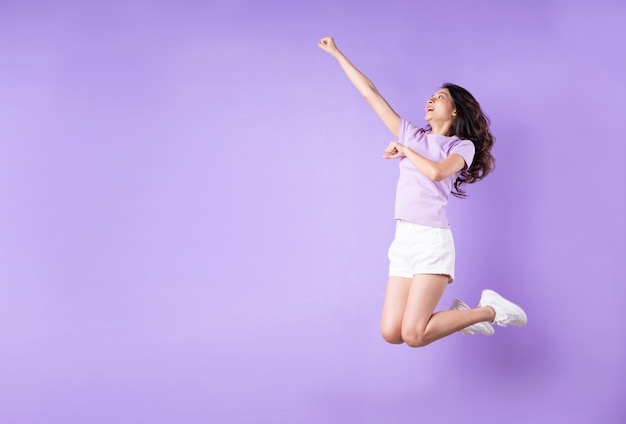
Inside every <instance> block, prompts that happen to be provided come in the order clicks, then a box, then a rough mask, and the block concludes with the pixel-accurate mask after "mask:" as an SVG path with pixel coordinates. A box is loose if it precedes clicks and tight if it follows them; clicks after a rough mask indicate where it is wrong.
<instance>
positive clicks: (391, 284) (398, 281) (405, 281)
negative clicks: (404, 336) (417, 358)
mask: <svg viewBox="0 0 626 424" xmlns="http://www.w3.org/2000/svg"><path fill="white" fill-rule="evenodd" d="M410 290H411V279H410V278H404V277H389V280H388V282H387V290H386V292H385V302H384V303H383V314H382V319H381V329H382V331H383V334H389V335H392V334H396V333H397V335H398V337H399V335H400V329H401V328H402V317H403V316H404V310H405V308H406V304H407V300H408V297H409V291H410Z"/></svg>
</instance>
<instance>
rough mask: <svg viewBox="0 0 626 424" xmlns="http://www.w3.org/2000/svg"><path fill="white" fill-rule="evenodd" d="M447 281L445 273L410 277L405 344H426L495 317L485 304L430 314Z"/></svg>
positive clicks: (403, 335)
mask: <svg viewBox="0 0 626 424" xmlns="http://www.w3.org/2000/svg"><path fill="white" fill-rule="evenodd" d="M448 280H449V279H448V276H446V275H433V274H416V275H415V276H414V277H413V280H412V281H411V288H410V290H409V293H408V298H407V300H406V303H405V309H404V315H403V317H402V326H401V336H402V340H404V342H405V343H406V344H407V345H409V346H411V347H421V346H426V345H427V344H430V343H432V342H434V341H435V340H439V339H441V338H443V337H446V336H448V335H450V334H452V333H454V332H457V331H460V330H461V329H463V328H465V327H468V326H470V325H472V324H476V323H477V322H483V321H492V320H493V319H495V312H494V311H493V309H491V308H488V307H486V308H476V309H470V310H468V311H441V312H437V313H433V312H434V310H435V308H436V307H437V304H438V303H439V300H440V299H441V296H442V295H443V292H444V290H445V289H446V287H447V285H448Z"/></svg>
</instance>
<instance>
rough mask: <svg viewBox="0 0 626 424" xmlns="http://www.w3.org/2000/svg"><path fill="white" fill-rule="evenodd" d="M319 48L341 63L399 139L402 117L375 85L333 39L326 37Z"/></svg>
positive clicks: (354, 83) (350, 78)
mask: <svg viewBox="0 0 626 424" xmlns="http://www.w3.org/2000/svg"><path fill="white" fill-rule="evenodd" d="M318 46H319V47H320V48H321V49H322V50H324V51H325V52H327V53H329V54H330V55H331V56H333V57H334V58H335V59H337V61H338V62H339V65H340V66H341V69H342V70H343V71H344V72H345V73H346V75H347V76H348V79H349V80H350V82H351V83H352V84H353V85H354V86H355V87H356V89H357V90H358V91H359V93H361V95H362V96H363V97H365V100H367V103H368V104H369V105H370V106H371V107H372V109H374V112H376V115H378V117H379V118H380V119H381V120H382V121H383V123H384V124H385V126H386V127H387V128H389V131H391V133H392V134H393V135H394V136H396V137H398V125H399V124H400V116H398V114H397V113H396V112H395V111H394V110H393V109H392V108H391V106H389V103H387V101H386V100H385V99H384V97H383V96H381V95H380V93H379V92H378V90H377V89H376V87H375V86H374V84H373V83H372V82H371V81H370V80H369V79H368V78H367V77H366V76H365V75H364V74H363V73H362V72H361V71H359V70H358V69H357V68H356V67H355V66H354V65H353V64H352V63H350V61H349V60H348V58H347V57H346V56H344V54H343V53H341V52H340V51H339V49H338V48H337V46H336V45H335V41H334V40H333V38H332V37H324V38H322V40H321V41H320V42H319V44H318Z"/></svg>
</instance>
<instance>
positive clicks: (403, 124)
mask: <svg viewBox="0 0 626 424" xmlns="http://www.w3.org/2000/svg"><path fill="white" fill-rule="evenodd" d="M420 131H421V128H419V127H416V126H415V125H413V124H412V123H411V122H410V121H408V120H406V119H404V118H402V117H400V122H399V124H398V143H400V144H402V145H403V146H407V145H408V141H409V140H415V141H419V139H420V137H421V133H420Z"/></svg>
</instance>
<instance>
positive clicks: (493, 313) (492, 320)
mask: <svg viewBox="0 0 626 424" xmlns="http://www.w3.org/2000/svg"><path fill="white" fill-rule="evenodd" d="M482 308H483V309H485V310H486V311H488V312H489V315H488V316H487V318H488V320H489V322H490V323H492V324H494V323H495V322H496V310H495V309H493V308H492V307H491V306H483V307H482Z"/></svg>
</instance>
